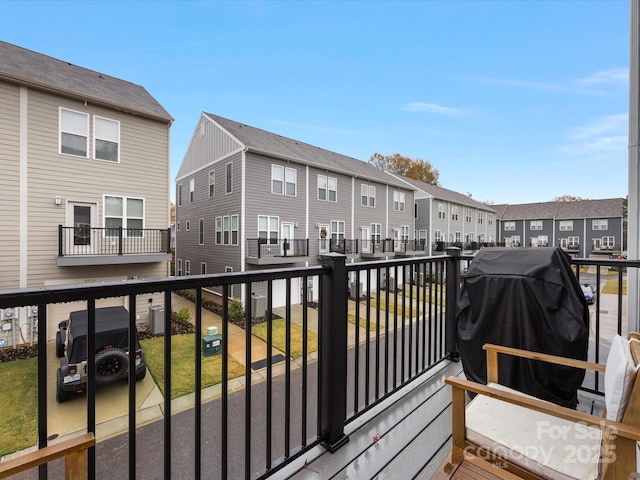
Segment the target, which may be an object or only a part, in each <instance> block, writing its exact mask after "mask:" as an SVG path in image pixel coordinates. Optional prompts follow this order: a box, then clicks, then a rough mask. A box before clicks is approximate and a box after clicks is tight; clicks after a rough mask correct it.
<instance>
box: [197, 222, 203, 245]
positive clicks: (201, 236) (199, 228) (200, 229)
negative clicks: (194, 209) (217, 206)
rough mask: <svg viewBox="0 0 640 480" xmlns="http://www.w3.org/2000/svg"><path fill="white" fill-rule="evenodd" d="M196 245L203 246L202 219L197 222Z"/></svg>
mask: <svg viewBox="0 0 640 480" xmlns="http://www.w3.org/2000/svg"><path fill="white" fill-rule="evenodd" d="M198 245H204V218H201V219H199V220H198Z"/></svg>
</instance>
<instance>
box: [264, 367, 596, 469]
mask: <svg viewBox="0 0 640 480" xmlns="http://www.w3.org/2000/svg"><path fill="white" fill-rule="evenodd" d="M450 375H464V374H463V373H462V364H461V363H452V362H448V361H446V362H443V363H441V364H440V365H438V366H437V367H435V368H434V369H433V371H432V372H430V373H429V374H428V375H425V378H424V379H422V380H420V381H418V382H416V384H415V385H410V386H409V387H407V388H405V389H403V390H402V391H400V392H398V393H397V394H396V395H394V396H393V397H391V398H390V399H388V400H387V401H385V402H384V403H382V404H381V405H379V406H377V407H376V408H375V409H374V410H373V411H372V412H370V413H369V414H368V415H366V418H362V419H358V420H356V421H355V422H352V423H351V424H349V426H348V428H347V431H346V433H347V434H348V435H349V442H348V443H347V444H346V445H345V446H343V447H342V448H341V449H339V450H338V451H337V452H335V453H333V454H331V453H328V452H327V451H326V450H325V449H324V448H322V447H316V449H315V450H312V451H311V452H309V454H308V455H306V456H304V457H303V458H301V459H299V461H298V462H297V463H296V464H293V465H291V466H290V467H288V468H287V469H286V470H283V471H281V472H280V474H279V475H276V476H275V477H274V478H286V479H290V480H319V479H357V480H366V479H392V480H396V479H402V480H405V479H407V480H408V479H421V480H422V479H424V480H428V479H430V478H431V477H432V476H433V475H434V474H435V473H436V471H437V470H438V468H439V467H440V466H441V465H442V463H443V461H444V459H445V457H446V456H447V455H448V454H449V452H450V450H451V445H450V442H451V392H450V389H449V387H448V386H446V385H445V383H444V380H445V379H446V378H447V377H448V376H450ZM579 400H580V401H579V405H578V409H579V410H582V411H586V412H590V413H594V414H596V415H599V414H601V413H602V410H603V400H602V397H598V396H595V395H590V394H584V393H582V392H580V393H579Z"/></svg>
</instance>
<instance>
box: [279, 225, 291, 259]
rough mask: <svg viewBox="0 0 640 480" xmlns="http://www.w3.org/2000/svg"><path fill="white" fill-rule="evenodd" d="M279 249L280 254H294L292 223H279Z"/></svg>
mask: <svg viewBox="0 0 640 480" xmlns="http://www.w3.org/2000/svg"><path fill="white" fill-rule="evenodd" d="M280 240H281V243H280V251H281V254H282V255H295V250H294V248H293V247H294V242H293V223H285V222H282V223H281V224H280Z"/></svg>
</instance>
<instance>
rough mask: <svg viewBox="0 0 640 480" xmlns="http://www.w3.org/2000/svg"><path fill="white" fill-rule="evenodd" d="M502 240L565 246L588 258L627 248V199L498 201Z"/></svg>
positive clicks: (570, 250)
mask: <svg viewBox="0 0 640 480" xmlns="http://www.w3.org/2000/svg"><path fill="white" fill-rule="evenodd" d="M493 208H494V209H495V210H496V211H497V212H498V225H499V238H498V241H499V242H503V243H504V244H505V246H512V247H520V246H525V247H542V246H555V247H561V248H562V249H564V250H566V251H567V252H568V253H570V254H572V255H574V256H577V257H581V258H588V257H591V256H601V255H609V254H611V253H612V252H615V251H618V252H619V251H622V250H623V249H624V248H625V238H624V231H623V224H624V199H623V198H610V199H603V200H580V201H576V202H540V203H525V204H518V205H506V204H505V205H494V206H493Z"/></svg>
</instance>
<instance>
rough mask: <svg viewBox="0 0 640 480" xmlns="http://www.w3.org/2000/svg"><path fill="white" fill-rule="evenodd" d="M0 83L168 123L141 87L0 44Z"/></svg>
mask: <svg viewBox="0 0 640 480" xmlns="http://www.w3.org/2000/svg"><path fill="white" fill-rule="evenodd" d="M0 80H5V81H7V82H11V83H16V84H19V85H26V86H28V87H31V88H35V89H39V90H44V91H47V92H50V93H54V94H57V95H62V96H65V97H69V98H74V99H78V100H81V101H86V102H90V103H94V104H99V105H103V106H108V107H110V108H114V109H116V110H120V111H123V112H127V113H132V114H135V115H141V116H145V117H149V118H152V119H154V120H159V121H163V122H166V123H169V124H170V123H171V122H172V121H173V118H172V117H171V115H169V113H168V112H167V111H166V110H165V109H164V108H163V107H162V105H160V103H158V101H157V100H156V99H155V98H153V97H152V96H151V95H150V94H149V92H147V91H146V90H145V89H144V87H141V86H140V85H135V84H133V83H130V82H126V81H124V80H120V79H118V78H115V77H110V76H109V75H105V74H102V73H99V72H94V71H93V70H88V69H86V68H82V67H78V66H76V65H73V64H71V63H68V62H64V61H62V60H57V59H55V58H52V57H48V56H46V55H43V54H41V53H37V52H33V51H31V50H27V49H25V48H22V47H18V46H15V45H12V44H10V43H6V42H2V41H0Z"/></svg>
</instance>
